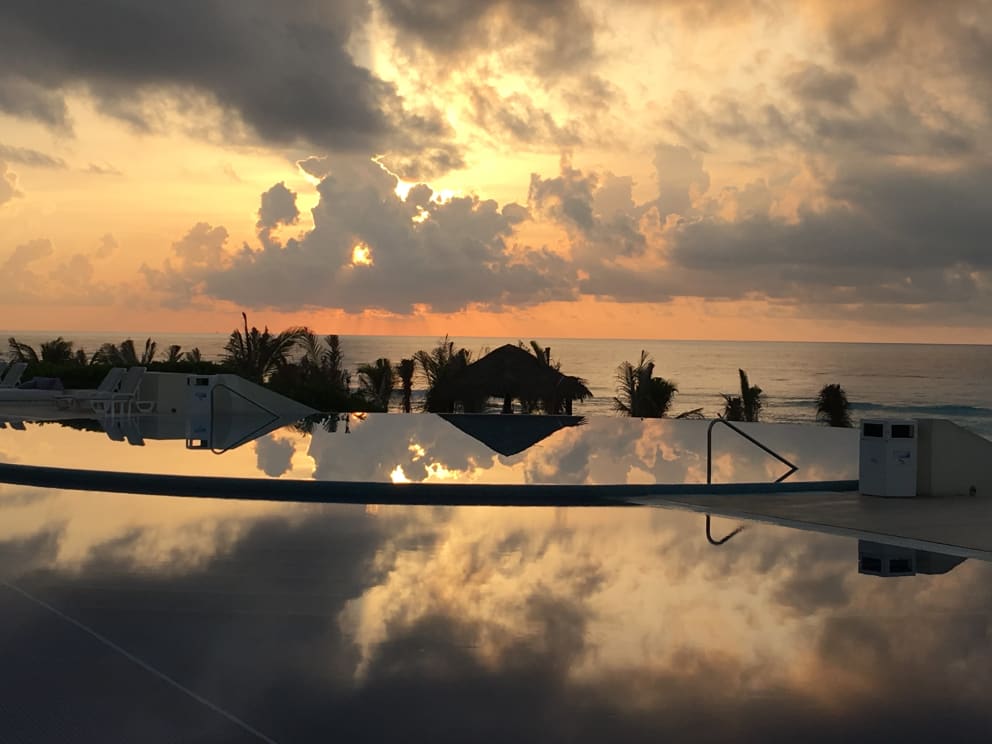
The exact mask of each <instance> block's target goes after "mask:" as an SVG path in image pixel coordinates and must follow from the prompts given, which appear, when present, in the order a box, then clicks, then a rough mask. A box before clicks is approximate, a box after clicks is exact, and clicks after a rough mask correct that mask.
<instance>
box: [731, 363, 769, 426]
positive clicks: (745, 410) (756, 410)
mask: <svg viewBox="0 0 992 744" xmlns="http://www.w3.org/2000/svg"><path fill="white" fill-rule="evenodd" d="M737 372H738V374H739V375H740V378H741V393H740V395H731V394H729V393H722V394H721V395H722V396H723V401H724V406H723V418H725V419H727V421H757V420H758V419H759V418H760V417H761V409H762V406H763V405H764V393H763V392H762V391H761V388H760V387H758V386H757V385H752V384H751V383H750V381H749V380H748V378H747V372H745V371H744V370H742V369H738V370H737Z"/></svg>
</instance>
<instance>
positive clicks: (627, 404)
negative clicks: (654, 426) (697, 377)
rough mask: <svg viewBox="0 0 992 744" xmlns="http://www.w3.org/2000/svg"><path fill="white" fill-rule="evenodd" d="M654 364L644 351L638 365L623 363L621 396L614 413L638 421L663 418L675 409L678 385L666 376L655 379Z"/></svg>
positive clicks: (620, 368)
mask: <svg viewBox="0 0 992 744" xmlns="http://www.w3.org/2000/svg"><path fill="white" fill-rule="evenodd" d="M653 372H654V361H653V360H652V359H651V356H650V354H648V353H647V352H646V351H641V358H640V361H639V362H638V363H637V365H636V366H635V365H633V364H631V363H630V362H626V361H625V362H621V364H620V365H619V366H618V367H617V395H616V397H615V398H613V410H614V411H616V412H617V413H621V414H623V415H625V416H633V417H637V418H663V417H664V416H665V415H666V414H667V413H668V410H669V409H670V408H671V407H672V401H674V400H675V395H676V394H677V393H678V390H679V388H678V386H677V385H676V384H675V383H674V382H671V381H670V380H666V379H665V378H664V377H652V376H651V375H652V373H653Z"/></svg>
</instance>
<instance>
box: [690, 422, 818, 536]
mask: <svg viewBox="0 0 992 744" xmlns="http://www.w3.org/2000/svg"><path fill="white" fill-rule="evenodd" d="M717 424H723V425H724V426H726V427H729V428H730V429H731V430H733V431H735V432H737V433H738V434H740V435H741V436H742V437H744V438H745V439H746V440H747V441H749V442H751V444H753V445H755V446H756V447H758V448H759V449H761V450H763V451H764V452H767V453H768V454H769V455H771V456H772V457H774V458H775V459H776V460H778V461H779V462H781V463H782V464H784V465H788V466H789V469H788V470H787V471H786V472H785V474H784V475H782V476H781V477H779V478H778V480H776V481H775V482H776V483H781V482H782V481H784V480H785V479H786V478H788V477H789V476H790V475H792V474H793V473H795V472H796V471H797V470H799V466H798V465H796V464H795V463H793V462H791V461H789V460H787V459H785V458H784V457H782V455H780V454H779V453H778V452H776V451H775V450H773V449H771V448H770V447H768V446H767V445H764V444H762V443H761V442H759V441H758V440H757V439H755V438H754V437H752V436H751V435H750V434H748V433H746V432H744V431H741V430H740V429H738V428H737V427H736V426H734V425H733V424H732V423H730V422H729V421H727V419H725V418H722V417H717V418H715V419H713V420H712V421H710V425H709V426H708V427H707V428H706V484H707V485H712V483H713V427H714V426H716V425H717ZM711 521H712V517H711V516H710V515H709V514H707V515H706V541H707V542H708V543H709V544H710V545H718V546H719V545H723V544H724V543H725V542H727V541H728V540H730V538H732V537H733V536H734V535H736V534H738V533H739V532H741V531H742V530H743V529H744V525H743V524H742V525H740V526H738V527H737V528H736V529H735V530H734V531H733V532H730V533H729V534H728V535H726V536H725V537H722V538H720V539H719V540H716V539H714V538H713V533H712V532H711V529H710V527H711V524H710V523H711Z"/></svg>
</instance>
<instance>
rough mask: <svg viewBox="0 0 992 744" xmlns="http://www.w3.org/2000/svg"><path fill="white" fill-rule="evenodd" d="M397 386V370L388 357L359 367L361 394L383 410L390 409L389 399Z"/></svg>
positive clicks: (359, 389) (359, 388)
mask: <svg viewBox="0 0 992 744" xmlns="http://www.w3.org/2000/svg"><path fill="white" fill-rule="evenodd" d="M395 386H396V372H395V370H393V363H392V362H390V361H389V360H388V359H376V360H375V363H373V364H363V365H361V366H360V367H359V368H358V391H359V394H360V395H362V396H364V397H365V398H366V399H368V400H369V401H370V402H371V403H373V404H375V406H376V408H378V409H380V410H382V411H388V410H389V399H390V398H391V397H392V395H393V388H394V387H395Z"/></svg>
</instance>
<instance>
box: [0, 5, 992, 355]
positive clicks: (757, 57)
mask: <svg viewBox="0 0 992 744" xmlns="http://www.w3.org/2000/svg"><path fill="white" fill-rule="evenodd" d="M557 4H558V5H560V6H561V7H557V8H553V7H552V5H555V4H549V6H548V8H536V9H530V10H527V11H525V10H524V9H522V8H520V7H516V8H515V7H514V6H513V5H512V4H504V3H495V4H492V5H489V6H481V5H480V6H479V7H478V8H468V9H467V8H465V7H462V6H455V5H453V6H452V8H451V9H449V10H448V11H446V12H445V13H443V14H441V15H439V16H438V17H437V18H433V17H431V18H427V19H426V20H425V19H424V18H420V19H419V20H418V19H417V18H414V17H410V16H408V15H404V14H403V13H401V12H400V11H398V10H397V5H396V3H394V2H390V1H389V0H381V1H380V2H376V3H373V4H372V6H371V8H372V10H371V12H369V13H364V12H358V11H354V12H353V11H348V10H344V9H342V8H340V7H339V6H336V5H334V4H329V5H326V6H324V5H321V4H319V3H316V4H314V6H313V8H311V9H309V10H307V11H303V10H300V11H294V13H299V14H300V15H299V17H296V16H294V15H293V13H288V14H287V16H289V17H286V18H283V17H274V18H273V19H270V20H271V22H272V24H273V25H272V27H271V29H270V30H271V33H269V34H267V35H265V36H257V35H253V34H254V33H255V32H254V31H253V30H252V29H248V28H246V26H245V24H244V23H243V20H244V19H243V18H241V17H240V16H239V15H238V10H237V8H234V7H232V8H227V9H224V10H223V11H219V12H217V13H215V14H214V15H211V16H206V15H205V16H204V18H201V19H197V18H168V19H164V18H159V17H157V16H156V15H155V14H156V13H157V12H158V11H156V10H155V9H154V7H153V6H151V5H149V7H148V8H147V9H143V10H142V11H141V12H136V13H135V16H134V18H133V19H131V20H130V21H129V23H132V24H133V28H131V29H118V30H117V31H105V30H101V29H102V28H103V27H102V26H101V25H100V24H99V17H98V16H99V13H100V12H102V11H101V10H100V9H99V8H94V9H92V11H91V12H92V13H93V14H94V18H93V19H92V20H93V25H92V26H87V27H86V28H85V29H84V28H81V29H80V30H79V32H78V34H75V35H73V34H69V33H66V34H61V32H60V33H56V32H55V31H53V27H52V26H50V25H47V24H48V21H46V20H44V19H38V18H29V17H27V16H17V17H15V16H14V15H11V16H10V17H9V18H5V17H4V12H3V11H0V24H3V23H6V24H8V25H9V26H10V27H12V28H19V29H20V30H21V31H23V33H24V36H25V38H29V37H30V38H32V39H34V40H35V41H34V45H33V46H32V47H30V48H27V47H25V48H24V49H22V50H19V53H20V55H21V56H20V57H18V59H19V60H20V62H19V66H18V67H17V69H18V73H17V74H16V76H15V75H14V73H9V72H5V73H0V133H2V134H0V265H2V266H3V272H4V276H5V280H6V281H5V292H4V293H3V295H2V296H0V312H2V313H3V318H4V320H3V321H2V322H0V325H3V326H5V327H6V328H7V329H8V330H10V331H17V330H34V331H37V330H53V331H67V332H68V331H73V330H78V331H88V330H105V331H121V332H132V331H134V332H137V331H156V330H157V331H162V332H182V331H190V332H192V331H218V332H227V331H228V330H230V328H232V327H233V326H234V325H235V324H236V322H237V320H238V316H239V314H240V311H241V309H246V310H248V311H250V313H251V314H252V315H253V316H254V317H256V318H258V319H259V322H260V323H263V322H264V323H267V324H268V325H270V327H279V326H282V325H290V324H300V323H302V324H306V325H309V326H311V327H314V328H315V329H316V330H318V331H321V332H337V333H342V334H416V335H437V334H444V333H451V334H456V335H489V336H521V337H522V336H526V335H540V336H549V337H550V336H557V337H567V336H576V337H636V338H647V337H654V338H699V339H707V338H721V339H722V338H739V339H775V340H792V339H795V340H864V341H921V342H954V343H992V329H990V324H989V323H988V322H987V320H988V317H989V313H990V312H992V272H990V257H989V255H988V250H987V245H988V239H989V237H990V232H992V219H990V218H989V217H988V216H987V215H986V214H985V212H987V210H986V209H985V208H984V205H982V204H981V203H980V198H978V197H976V196H975V195H976V194H982V193H988V190H987V188H988V187H992V157H990V156H989V153H990V152H992V147H990V146H989V145H990V144H992V142H990V140H989V135H988V132H989V131H992V130H990V129H989V127H988V124H989V123H990V122H989V119H990V118H992V102H990V98H992V88H989V87H988V86H987V85H983V81H985V77H986V75H985V72H984V71H983V70H981V69H980V68H979V67H978V66H976V65H975V64H974V59H975V57H974V55H973V54H971V52H970V50H969V49H967V48H966V45H967V44H969V43H972V41H970V40H974V39H975V38H988V37H986V36H983V34H987V33H989V32H990V29H989V25H990V22H989V20H988V18H987V17H985V16H983V15H982V14H981V13H977V12H973V11H974V9H975V8H977V7H978V6H977V5H974V4H972V3H968V2H955V3H951V4H949V5H947V6H943V5H942V6H940V7H933V8H929V7H915V6H914V7H913V8H904V7H903V6H901V5H900V4H898V3H894V2H887V1H883V0H877V1H876V2H872V3H869V4H850V3H839V4H838V3H829V4H828V3H825V2H804V3H799V4H791V3H790V4H784V3H783V4H776V3H770V4H766V5H763V6H762V7H761V8H760V9H745V8H744V7H740V8H737V9H733V10H731V9H724V8H723V6H722V5H720V4H714V3H711V2H706V1H705V0H700V1H699V2H685V3H677V4H674V5H673V6H672V7H671V8H668V9H665V10H659V9H656V8H654V7H650V6H643V5H642V4H637V3H619V4H617V5H615V6H610V8H609V10H607V6H605V5H602V4H598V3H589V2H580V0H560V2H559V3H557ZM952 6H953V7H952ZM973 6H974V7H973ZM203 12H204V13H206V12H207V11H206V10H204V11H203ZM423 12H424V13H428V14H429V13H430V12H431V11H430V10H424V11H423ZM528 13H529V15H528ZM349 14H351V15H349ZM427 20H429V21H430V23H427V22H426V21H427ZM166 23H168V24H173V23H174V24H175V28H169V29H165V28H163V29H162V35H163V37H166V36H169V34H170V33H171V34H172V36H169V38H171V39H178V42H176V43H177V45H178V49H180V50H182V51H183V53H179V51H176V50H175V49H174V48H173V47H165V46H163V47H162V48H159V47H158V46H157V44H156V41H155V39H154V38H152V37H148V38H146V42H147V43H146V48H145V49H144V50H142V49H132V48H130V47H129V46H128V45H127V44H126V43H124V42H123V41H121V39H122V38H123V37H122V36H118V35H114V34H123V35H127V34H128V33H130V34H132V35H133V36H134V37H135V38H145V37H143V36H142V34H147V33H150V29H152V28H155V27H156V25H158V26H160V27H161V26H162V25H163V24H166ZM197 24H201V25H204V26H205V27H209V28H210V29H211V31H212V32H215V33H216V34H218V35H220V38H223V39H224V40H225V44H224V45H223V48H224V49H225V54H227V55H228V58H226V61H225V63H224V64H220V63H218V62H217V60H216V59H215V57H216V55H215V54H214V53H213V52H212V51H211V50H210V49H204V50H201V49H199V47H198V46H197V44H198V43H199V40H198V36H197V35H195V34H194V33H193V30H194V29H195V28H197ZM294 24H295V25H294ZM83 25H86V24H83ZM299 27H306V28H308V29H310V31H312V32H313V33H314V34H315V35H317V36H321V38H324V41H323V42H322V43H321V44H318V45H309V44H307V43H305V42H304V41H302V40H301V39H300V38H298V37H297V36H295V35H294V34H295V31H293V29H296V28H299ZM340 29H347V32H345V31H341V30H340ZM447 32H450V33H447ZM101 33H107V34H108V36H107V37H106V38H101V37H100V36H99V35H100V34H101ZM335 44H336V45H337V46H335ZM15 46H16V45H15ZM948 48H955V49H959V50H960V51H959V52H955V53H952V54H948V53H946V50H947V49H948ZM101 50H102V51H101ZM14 53H18V50H17V49H14V48H11V49H8V51H7V52H4V53H2V54H0V67H2V65H3V63H4V60H5V57H4V56H3V55H4V54H14ZM183 54H185V57H186V58H187V60H186V61H190V63H189V64H185V63H184V58H183ZM46 55H47V56H46ZM60 55H62V56H60ZM170 55H171V56H170ZM198 55H201V56H198ZM34 56H37V57H38V60H37V62H35V60H34ZM63 57H64V58H66V59H68V58H72V59H76V60H77V63H76V64H75V65H67V66H66V67H65V68H64V69H63V68H62V67H60V66H59V65H60V64H61V62H57V63H52V65H53V66H54V67H53V66H51V65H50V66H48V67H46V64H45V60H46V59H47V60H52V59H55V60H61V59H63ZM108 60H110V61H108ZM191 60H192V61H191ZM935 60H939V61H940V64H939V65H936V64H935ZM228 63H229V64H228ZM235 63H239V64H241V65H242V66H243V69H242V70H241V71H240V72H239V71H238V64H235ZM119 65H125V66H128V69H129V70H130V72H129V73H128V74H127V75H123V74H122V73H121V72H120V66H119ZM335 65H337V66H338V67H335ZM349 76H350V77H349ZM344 79H347V80H349V81H351V82H350V83H349V84H348V85H345V84H343V83H342V84H341V85H338V83H337V82H336V81H340V80H344ZM985 82H987V81H985ZM909 83H911V84H909ZM274 102H275V103H274ZM308 157H312V158H314V160H312V161H311V162H310V163H309V164H308V163H304V162H303V161H304V160H305V159H306V158H308ZM373 158H375V159H376V160H377V161H378V162H379V163H381V164H382V165H381V167H380V165H377V164H376V163H374V162H373ZM307 171H309V172H307ZM394 174H397V175H399V176H402V180H398V179H397V177H396V175H394ZM325 177H326V178H327V180H326V181H325V180H324V179H325ZM418 183H425V184H427V185H428V186H429V187H430V189H431V192H427V195H426V196H425V194H424V193H422V192H419V191H418V190H417V188H413V187H414V186H415V185H416V184H418ZM280 184H281V186H280ZM418 188H419V187H418ZM197 225H201V228H200V229H199V230H198V229H197V228H196V227H195V226H197ZM218 228H222V229H218ZM358 244H361V245H367V246H368V248H369V257H370V259H371V263H370V265H368V266H364V265H359V266H352V265H350V264H351V256H352V249H353V247H354V245H358Z"/></svg>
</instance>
